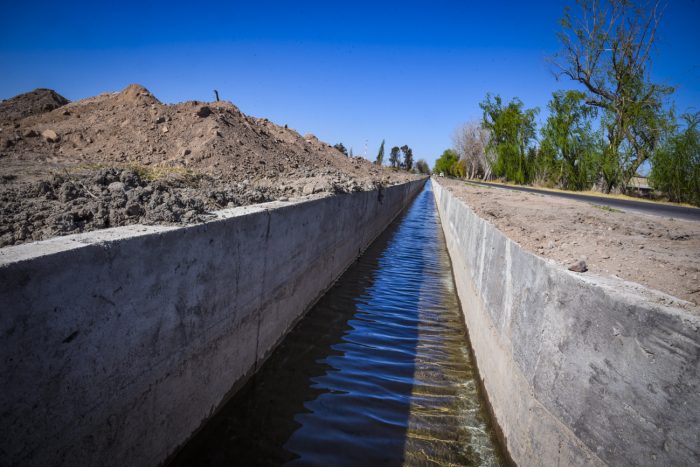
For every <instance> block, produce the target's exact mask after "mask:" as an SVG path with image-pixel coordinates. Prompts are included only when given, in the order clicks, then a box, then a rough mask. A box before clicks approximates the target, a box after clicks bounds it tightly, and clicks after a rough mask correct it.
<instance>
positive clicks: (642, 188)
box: [627, 175, 654, 198]
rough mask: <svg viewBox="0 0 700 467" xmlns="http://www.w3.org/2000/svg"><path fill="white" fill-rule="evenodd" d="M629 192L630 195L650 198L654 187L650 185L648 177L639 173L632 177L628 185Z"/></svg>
mask: <svg viewBox="0 0 700 467" xmlns="http://www.w3.org/2000/svg"><path fill="white" fill-rule="evenodd" d="M627 192H628V194H630V195H635V196H639V197H641V198H650V197H651V195H652V194H653V192H654V189H653V188H652V187H650V186H649V180H648V178H647V177H643V176H641V175H637V176H635V177H632V178H631V179H630V182H629V185H627Z"/></svg>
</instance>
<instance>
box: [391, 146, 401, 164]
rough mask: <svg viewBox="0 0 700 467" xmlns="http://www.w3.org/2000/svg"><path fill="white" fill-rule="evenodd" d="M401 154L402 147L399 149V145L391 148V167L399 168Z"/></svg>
mask: <svg viewBox="0 0 700 467" xmlns="http://www.w3.org/2000/svg"><path fill="white" fill-rule="evenodd" d="M400 154H401V149H399V147H398V146H394V147H393V148H391V153H390V154H389V165H391V167H394V168H396V169H398V168H399V166H400V165H401V159H400Z"/></svg>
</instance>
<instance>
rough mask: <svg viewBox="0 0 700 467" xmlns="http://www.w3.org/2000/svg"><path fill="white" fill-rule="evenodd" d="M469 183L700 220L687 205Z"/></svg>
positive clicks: (643, 212)
mask: <svg viewBox="0 0 700 467" xmlns="http://www.w3.org/2000/svg"><path fill="white" fill-rule="evenodd" d="M469 183H473V184H475V185H483V186H488V187H494V188H503V189H506V190H515V191H526V192H528V193H539V194H542V195H547V196H557V197H559V198H568V199H573V200H576V201H584V202H586V203H590V204H597V205H599V206H610V207H611V208H615V209H622V210H625V211H634V212H639V213H642V214H652V215H654V216H662V217H673V218H674V219H685V220H691V221H697V222H700V208H688V207H685V206H674V205H671V204H659V203H647V202H644V201H634V200H627V199H617V198H607V197H604V196H589V195H581V194H577V193H573V192H571V193H569V192H559V191H546V190H538V189H537V188H530V187H525V186H513V185H497V184H493V183H486V182H476V181H471V180H470V181H469Z"/></svg>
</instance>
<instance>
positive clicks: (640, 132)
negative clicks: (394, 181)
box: [433, 0, 700, 206]
mask: <svg viewBox="0 0 700 467" xmlns="http://www.w3.org/2000/svg"><path fill="white" fill-rule="evenodd" d="M661 11H662V8H660V7H659V1H658V0H649V1H645V0H600V1H599V0H577V8H576V12H575V13H574V12H573V10H572V9H570V8H568V7H567V8H566V10H565V12H564V16H563V18H562V20H561V22H560V24H561V31H560V32H559V34H558V38H559V41H560V43H561V50H560V52H559V53H558V54H556V55H555V56H554V57H553V58H552V59H551V60H550V62H551V64H552V65H553V67H554V71H555V74H556V76H557V79H560V78H567V79H569V80H570V81H572V82H573V83H574V84H576V85H577V86H578V89H575V90H561V91H557V92H555V93H554V94H553V95H552V99H551V101H550V102H549V103H548V105H547V109H548V111H549V115H548V117H547V119H546V121H545V123H544V125H543V127H542V128H541V129H539V131H538V128H537V125H536V122H535V118H536V116H537V114H538V112H539V109H537V108H527V107H526V106H525V105H524V104H523V102H522V101H520V99H518V98H517V97H515V98H513V99H511V100H510V101H508V102H505V101H504V100H503V99H502V98H501V97H500V96H499V95H497V94H496V95H493V94H491V93H488V94H487V95H486V97H485V99H484V100H483V101H482V102H481V103H480V104H479V106H480V107H481V110H482V112H483V115H482V118H481V121H480V122H469V123H467V124H465V125H463V126H462V127H460V128H459V129H458V130H457V131H456V132H455V134H454V135H453V141H454V147H455V149H454V150H453V149H449V150H446V151H445V152H444V153H443V154H442V156H440V158H439V159H438V160H437V161H436V163H435V167H434V169H433V171H434V172H435V173H444V174H445V175H452V176H456V177H469V178H477V177H478V178H482V179H489V178H491V177H492V176H493V177H497V178H500V179H502V180H505V181H509V182H515V183H520V184H527V183H535V184H539V185H544V186H548V187H550V188H555V187H557V188H562V189H567V190H590V189H596V190H600V191H603V192H605V193H610V192H612V191H615V192H620V193H625V192H631V191H633V190H634V187H633V186H632V185H631V182H632V181H633V180H632V179H633V177H635V176H637V173H638V171H639V170H640V169H642V168H645V170H648V169H650V173H649V183H650V185H651V186H652V187H653V188H655V189H656V190H659V191H660V192H661V193H663V194H664V195H665V196H667V197H668V198H669V199H670V200H671V201H676V202H688V203H693V204H695V205H698V206H700V129H699V128H698V124H699V123H700V113H696V114H690V115H688V114H686V115H684V116H683V117H682V122H676V119H675V117H674V114H673V112H672V111H671V108H672V105H670V103H669V102H667V100H668V97H669V96H670V95H671V94H672V93H673V88H672V87H669V86H665V85H662V84H658V83H654V82H652V81H651V78H650V71H649V70H650V68H651V55H652V52H653V51H654V49H655V45H656V44H655V39H656V30H657V27H658V25H659V22H660V20H661Z"/></svg>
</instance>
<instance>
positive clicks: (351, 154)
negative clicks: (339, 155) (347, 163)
mask: <svg viewBox="0 0 700 467" xmlns="http://www.w3.org/2000/svg"><path fill="white" fill-rule="evenodd" d="M350 157H353V155H352V146H350Z"/></svg>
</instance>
